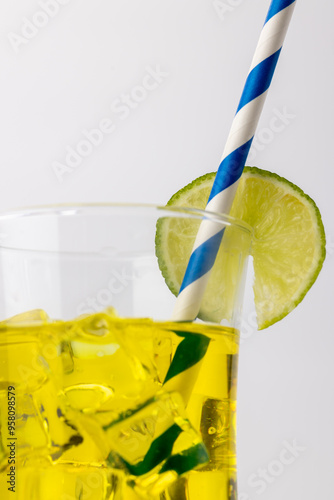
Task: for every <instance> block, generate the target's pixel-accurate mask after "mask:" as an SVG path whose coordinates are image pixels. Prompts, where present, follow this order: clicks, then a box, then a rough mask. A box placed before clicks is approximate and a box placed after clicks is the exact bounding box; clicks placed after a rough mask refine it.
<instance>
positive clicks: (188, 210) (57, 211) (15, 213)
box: [0, 202, 254, 252]
mask: <svg viewBox="0 0 334 500" xmlns="http://www.w3.org/2000/svg"><path fill="white" fill-rule="evenodd" d="M117 209H125V210H126V209H129V210H131V209H137V210H143V211H144V210H151V211H154V210H156V211H161V212H165V213H166V214H167V213H170V216H173V214H174V216H177V214H179V215H180V216H182V215H188V216H192V217H195V218H197V219H204V218H206V219H209V220H211V221H212V222H218V223H223V224H224V225H227V226H233V227H236V228H237V229H238V230H241V231H243V232H244V233H248V234H249V236H250V237H251V238H252V236H253V234H254V230H253V228H252V226H250V225H249V224H247V223H246V222H244V221H242V220H241V219H237V218H236V217H232V216H231V215H228V214H223V213H218V212H211V211H206V210H201V209H198V208H194V207H177V206H168V205H157V204H151V203H116V202H115V203H57V204H49V205H48V204H47V205H33V206H27V207H22V208H17V209H15V208H14V209H10V210H4V211H0V224H1V223H2V222H10V221H13V222H14V221H15V220H17V219H22V218H28V217H29V218H30V217H44V216H49V215H55V216H59V217H64V216H65V217H70V216H72V217H73V216H77V215H89V214H93V213H94V212H95V213H96V212H98V211H102V212H104V213H105V214H107V213H108V210H110V211H112V210H117ZM138 216H139V214H138ZM1 236H2V235H1V227H0V249H4V250H18V251H21V250H24V249H23V248H20V249H16V248H12V247H9V246H6V245H5V244H4V243H3V242H2V238H1ZM42 252H43V251H42Z"/></svg>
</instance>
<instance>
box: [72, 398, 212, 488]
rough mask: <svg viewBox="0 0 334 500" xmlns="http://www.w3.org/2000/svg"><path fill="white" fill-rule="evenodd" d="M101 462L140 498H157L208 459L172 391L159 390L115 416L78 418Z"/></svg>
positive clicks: (181, 402)
mask: <svg viewBox="0 0 334 500" xmlns="http://www.w3.org/2000/svg"><path fill="white" fill-rule="evenodd" d="M80 424H81V425H83V427H85V426H87V425H88V426H90V433H92V434H94V436H95V442H96V444H97V446H98V447H100V449H101V450H102V449H103V450H104V453H105V454H106V463H107V465H108V466H109V467H110V468H112V469H113V470H116V471H119V472H120V473H121V472H122V473H123V474H124V475H125V476H126V483H127V484H128V485H129V486H131V487H132V488H134V490H135V491H136V492H137V493H138V494H139V495H141V496H143V497H144V498H146V495H147V494H148V493H149V494H151V495H158V494H160V493H161V492H162V491H163V490H164V489H165V488H166V487H167V486H168V485H169V484H170V483H172V482H173V481H175V479H177V477H178V476H179V475H182V474H184V473H185V472H188V471H189V470H193V469H194V468H196V467H198V466H201V465H203V464H205V463H207V461H208V454H207V451H206V448H205V446H204V444H203V443H202V441H201V438H200V436H199V434H198V433H197V432H196V431H195V430H194V428H193V427H192V425H191V424H190V422H189V421H188V420H187V418H186V414H185V410H184V404H183V400H182V398H181V396H180V395H179V394H178V393H172V394H170V393H166V392H164V391H162V390H159V392H157V393H156V394H155V395H154V397H152V398H151V399H149V400H148V401H145V402H144V403H143V404H141V405H140V406H139V407H136V408H132V409H131V410H128V411H127V412H125V413H123V414H120V415H118V418H116V419H115V415H114V414H110V413H108V412H106V413H96V414H95V415H89V416H84V417H83V416H82V417H81V419H80Z"/></svg>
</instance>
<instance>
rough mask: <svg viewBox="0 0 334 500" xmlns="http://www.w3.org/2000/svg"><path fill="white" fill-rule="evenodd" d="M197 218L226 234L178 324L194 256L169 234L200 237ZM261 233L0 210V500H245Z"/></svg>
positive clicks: (155, 209) (210, 217)
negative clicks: (244, 406) (246, 370)
mask: <svg viewBox="0 0 334 500" xmlns="http://www.w3.org/2000/svg"><path fill="white" fill-rule="evenodd" d="M203 221H205V223H208V222H213V223H215V224H217V225H220V226H221V228H224V229H225V233H224V237H223V241H222V244H221V248H220V250H219V254H218V257H217V260H216V263H215V266H214V268H213V272H212V276H211V278H210V281H209V285H208V287H207V290H206V292H205V294H204V298H203V306H204V307H203V311H204V312H203V311H202V312H201V313H200V314H199V318H198V319H196V321H193V322H173V321H171V320H170V318H171V316H172V311H173V307H174V304H175V301H176V297H175V295H177V287H179V286H180V283H179V281H180V280H179V278H178V276H181V277H182V274H183V272H184V271H185V262H186V261H187V258H188V254H189V256H190V250H191V248H190V246H189V245H184V246H183V245H182V244H180V242H178V240H177V239H176V242H175V238H173V234H174V235H180V234H182V235H184V237H185V238H187V237H189V238H190V239H191V238H193V237H194V235H195V234H196V231H197V229H198V227H199V225H200V223H201V222H203ZM173 231H174V233H173ZM251 237H252V232H251V229H250V228H249V227H248V226H247V225H245V224H244V223H243V222H241V221H238V220H235V219H232V218H230V217H228V216H225V215H221V214H211V213H208V212H203V211H200V210H195V209H191V208H179V209H175V208H168V207H159V206H146V205H120V204H95V205H81V206H74V205H73V206H72V205H66V206H51V207H37V208H31V209H24V210H18V211H12V212H7V213H3V214H1V215H0V269H1V281H0V370H1V372H0V415H1V422H0V424H1V434H0V464H1V469H0V470H1V472H0V491H1V498H13V499H16V500H17V499H18V500H21V499H22V500H23V499H24V500H54V499H57V500H58V499H60V500H86V499H88V500H109V499H113V500H134V499H140V498H147V499H154V500H168V499H169V500H185V499H187V500H206V499H208V500H209V499H210V500H212V499H215V500H218V499H219V500H231V499H236V498H237V486H236V384H237V360H238V350H239V330H238V328H239V323H240V316H241V307H242V300H243V292H244V286H245V277H246V270H247V262H248V255H249V250H250V245H251ZM177 242H178V243H177ZM173 245H174V246H173ZM188 246H189V249H188ZM173 252H174V257H175V252H176V253H179V254H180V256H182V259H181V257H180V266H176V265H175V262H177V258H176V260H175V259H174V260H173V259H171V260H170V261H169V260H168V259H169V257H170V256H173ZM176 257H177V256H176ZM181 261H182V263H181ZM181 279H182V278H181ZM171 290H172V291H171Z"/></svg>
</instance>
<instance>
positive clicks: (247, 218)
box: [156, 167, 326, 330]
mask: <svg viewBox="0 0 334 500" xmlns="http://www.w3.org/2000/svg"><path fill="white" fill-rule="evenodd" d="M215 175H216V174H215V172H213V173H210V174H206V175H203V176H202V177H199V178H198V179H195V180H194V181H193V182H192V183H190V184H188V185H187V186H185V187H184V188H183V189H181V190H180V191H178V192H177V193H176V194H175V195H174V196H173V197H172V198H171V199H170V200H169V202H168V204H167V205H169V206H174V207H194V208H199V209H204V208H205V205H206V202H207V199H208V197H209V193H210V191H211V187H212V184H213V180H214V177H215ZM230 215H231V216H233V217H236V218H238V219H241V220H242V221H244V222H246V223H247V224H249V225H250V226H252V228H253V230H254V238H253V243H252V249H251V254H252V256H253V262H254V274H255V281H254V296H255V307H256V312H257V319H258V327H259V329H260V330H262V329H264V328H267V327H268V326H270V325H272V324H273V323H276V322H277V321H279V320H281V319H282V318H284V317H285V316H286V315H287V314H289V312H291V311H292V310H293V309H294V308H295V307H296V306H297V305H298V304H299V303H300V302H301V300H302V299H303V298H304V297H305V295H306V293H307V291H308V290H309V289H310V288H311V286H312V285H313V283H314V282H315V280H316V278H317V276H318V274H319V272H320V270H321V268H322V265H323V262H324V259H325V255H326V250H325V244H326V238H325V231H324V226H323V224H322V221H321V216H320V212H319V210H318V208H317V206H316V204H315V203H314V201H313V200H312V199H311V198H310V197H309V196H307V195H306V194H305V193H304V192H303V191H302V190H301V189H300V188H299V187H297V186H295V185H294V184H292V183H291V182H289V181H287V180H286V179H284V178H283V177H280V176H278V175H276V174H273V173H271V172H268V171H266V170H260V169H258V168H256V167H246V168H245V170H244V173H243V175H242V178H241V180H240V184H239V186H238V190H237V194H236V198H235V201H234V203H233V206H232V210H231V213H230ZM171 220H172V219H171V218H170V219H168V218H163V219H161V220H160V221H159V223H158V228H157V237H156V251H157V256H158V261H159V266H160V269H161V271H162V274H163V276H164V278H165V280H166V283H167V285H168V286H169V288H170V290H171V291H172V292H173V293H174V294H175V295H177V293H178V291H179V289H180V285H181V282H182V279H183V275H184V271H185V269H186V265H187V262H188V259H189V255H190V253H191V249H192V245H193V242H194V238H195V235H196V231H197V228H195V226H193V229H191V230H190V231H189V230H188V231H182V228H180V227H179V223H170V222H168V221H171ZM180 230H181V232H180ZM225 237H226V232H225V235H224V239H225ZM232 239H233V238H232ZM221 257H222V256H220V254H218V256H217V259H216V263H215V267H214V269H213V273H212V274H215V275H216V279H215V278H213V280H214V281H212V280H211V277H210V281H212V283H211V284H210V281H209V284H208V288H207V290H206V293H205V297H204V301H203V302H202V307H201V311H200V314H199V317H201V318H202V319H206V320H212V321H220V320H221V319H222V318H224V317H225V316H224V315H223V313H222V311H221V310H220V308H219V306H218V304H217V300H219V296H220V297H222V296H223V294H221V293H219V290H218V288H217V287H224V286H226V280H227V281H229V283H228V284H227V285H228V286H230V285H231V284H232V276H233V272H232V270H231V266H233V265H234V264H233V262H229V263H228V266H227V267H228V268H230V275H228V269H225V270H224V272H222V269H221V268H222V267H223V266H225V267H226V264H225V261H226V259H225V261H224V262H223V259H222V258H221ZM224 281H225V284H224ZM225 296H226V294H225Z"/></svg>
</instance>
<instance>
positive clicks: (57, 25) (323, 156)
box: [0, 0, 334, 500]
mask: <svg viewBox="0 0 334 500" xmlns="http://www.w3.org/2000/svg"><path fill="white" fill-rule="evenodd" d="M41 2H42V0H41V1H40V2H39V1H37V0H16V1H15V2H13V1H12V0H1V5H0V35H1V39H0V58H1V79H0V127H1V129H0V138H1V152H0V165H1V182H0V209H1V210H4V209H9V208H14V207H21V206H25V205H36V204H43V203H44V204H45V203H54V202H56V203H59V202H68V201H70V202H82V201H99V202H101V201H106V202H108V201H144V202H152V203H159V204H164V203H165V202H167V200H168V199H169V197H170V196H171V195H172V194H173V193H174V192H175V191H176V190H178V189H179V188H180V187H182V186H183V185H185V184H186V183H188V182H189V181H191V180H192V179H194V178H195V177H197V176H199V175H201V174H204V173H206V172H210V171H213V170H216V168H217V166H218V164H219V160H220V155H221V153H222V150H223V146H224V141H225V139H226V137H227V133H228V130H229V127H230V124H231V121H232V118H233V115H234V112H235V109H236V106H237V103H238V100H239V97H240V94H241V90H242V87H243V83H244V80H245V77H246V75H247V71H248V67H249V65H250V61H251V58H252V54H253V51H254V48H255V46H256V42H257V39H258V36H259V33H260V30H261V26H262V24H263V21H264V19H265V15H266V11H267V8H268V5H269V1H268V0H247V1H246V0H225V1H222V2H220V3H221V5H222V7H221V10H220V12H219V13H218V11H217V9H215V8H214V4H213V0H168V1H167V0H112V1H110V0H109V1H106V0H94V1H88V0H62V3H63V4H64V5H62V6H59V10H58V12H55V13H54V15H53V17H52V16H51V15H49V16H46V17H45V15H44V16H43V15H42V16H40V14H38V13H40V12H41V7H40V3H41ZM45 2H46V0H45ZM224 5H225V7H224ZM333 16H334V7H333V4H332V2H329V1H326V2H314V1H311V0H301V1H300V2H297V7H296V11H295V15H294V18H293V22H292V25H291V28H290V31H289V33H288V37H287V40H286V43H285V47H284V50H283V53H282V57H281V60H280V62H279V66H278V70H277V73H276V75H275V78H274V82H273V84H272V88H271V91H270V94H269V97H268V100H267V103H266V106H265V111H264V113H263V116H262V118H261V122H260V125H259V129H258V139H257V141H258V142H257V144H258V147H257V149H256V150H253V156H252V161H251V162H249V163H251V164H253V165H256V166H259V167H261V168H265V169H268V170H271V171H274V172H277V173H278V174H280V175H282V176H284V177H287V178H288V179H289V180H291V181H292V182H295V183H297V184H298V185H299V186H300V187H301V188H303V189H304V190H305V192H306V193H308V194H309V195H310V196H311V197H312V198H314V199H315V201H316V202H317V204H318V206H319V208H320V210H321V213H322V216H323V221H324V224H325V228H326V233H327V239H328V255H327V260H326V262H325V265H324V269H323V271H322V273H321V275H320V277H319V279H318V281H317V283H316V284H315V285H314V287H313V289H312V290H311V291H310V292H309V294H308V295H307V296H306V298H305V300H304V301H303V303H302V304H301V305H300V306H299V307H298V308H297V309H296V310H295V311H294V312H293V313H292V314H290V315H289V317H288V318H286V319H285V320H283V321H282V322H281V323H279V324H277V325H275V326H274V327H272V328H270V329H269V330H267V331H266V332H264V333H255V332H252V331H248V338H247V339H246V340H245V341H244V342H243V344H242V351H241V363H240V378H239V406H238V410H239V417H238V418H239V420H238V424H239V436H238V437H239V443H238V446H239V490H240V500H256V499H258V498H260V497H262V498H265V499H270V500H282V498H284V499H286V500H295V499H298V500H299V499H303V500H313V499H314V498H331V496H332V495H333V493H332V489H333V487H332V475H333V471H332V468H333V447H334V436H333V417H334V415H333V407H334V401H333V397H334V396H333V394H334V392H333V375H334V363H333V356H334V350H333V348H334V341H333V338H334V337H333V320H332V307H333V306H332V304H333V282H334V225H333V217H332V214H333V208H334V203H333V194H332V193H333V177H334V176H333V168H332V164H333V159H332V158H333V131H334V130H333V118H332V117H333V99H332V89H333V87H334V82H333V49H334V43H333V42H334V32H333V29H332V22H333ZM24 18H26V19H28V20H30V21H32V20H33V21H34V22H37V23H40V24H43V23H47V24H46V25H45V26H43V27H40V28H38V30H32V29H31V27H30V31H29V29H28V28H27V27H26V28H24V26H27V21H26V20H24ZM22 29H25V30H26V31H24V34H25V35H27V34H28V35H29V36H30V38H29V39H27V38H25V39H22V38H21V39H20V38H18V37H17V35H20V36H22ZM27 29H28V31H27ZM15 47H16V50H15ZM157 65H158V66H160V69H161V71H162V72H164V73H165V74H168V76H167V75H166V76H165V77H164V78H162V81H161V82H160V83H159V85H158V88H156V89H155V90H152V91H150V92H148V93H147V96H145V99H144V100H143V102H141V103H140V104H139V105H138V106H137V107H136V108H134V109H131V111H130V113H129V116H128V117H127V118H126V119H124V116H123V115H121V114H120V113H119V112H118V113H117V112H115V111H112V110H111V106H112V104H113V103H114V102H115V100H116V99H118V98H121V96H122V94H124V93H125V94H127V93H129V92H132V91H134V88H135V87H136V86H138V85H140V84H141V83H142V81H143V78H144V77H145V75H146V74H147V68H148V67H150V68H153V69H154V68H156V66H157ZM151 83H152V81H151ZM134 92H136V91H134ZM284 110H285V111H284ZM277 113H283V114H284V113H285V115H288V118H285V122H281V125H283V126H282V127H281V128H280V131H279V132H278V131H275V132H272V131H270V127H271V126H272V123H273V120H272V119H273V117H274V116H275V115H276V116H277ZM105 118H109V119H111V120H112V121H113V123H114V126H115V127H116V129H115V131H114V132H113V133H112V134H105V135H104V139H103V142H102V144H100V145H99V146H95V147H94V148H92V151H91V152H90V154H89V155H88V156H87V157H85V158H84V159H82V161H81V163H80V165H78V166H77V167H76V168H74V169H72V171H71V172H66V173H64V174H63V175H62V176H61V179H60V180H62V182H60V180H59V178H57V176H56V174H55V171H54V165H55V162H60V163H63V164H64V163H65V156H66V151H67V149H66V148H68V147H71V148H76V146H77V145H78V143H79V142H80V141H81V140H83V139H84V138H85V137H84V135H83V130H91V129H94V128H96V127H97V126H98V125H99V123H100V122H101V120H103V119H105ZM275 123H276V124H277V122H275ZM294 440H296V442H297V445H298V446H299V447H301V448H303V451H301V450H300V451H299V452H296V455H297V454H298V456H296V457H295V460H293V463H290V464H284V465H283V466H280V465H279V464H278V463H277V461H278V460H280V457H282V456H283V455H282V451H283V450H284V448H285V447H286V444H284V443H285V442H286V441H287V442H288V443H290V444H292V443H293V441H294ZM289 456H290V457H291V454H290V455H289ZM260 468H263V469H267V470H269V472H268V476H267V479H264V483H262V486H263V487H261V486H260V484H261V483H258V482H256V481H257V480H256V476H257V475H258V474H259V469H260ZM273 474H276V476H274V475H273ZM264 485H265V486H264ZM263 489H264V492H263V494H260V491H261V490H263Z"/></svg>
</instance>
